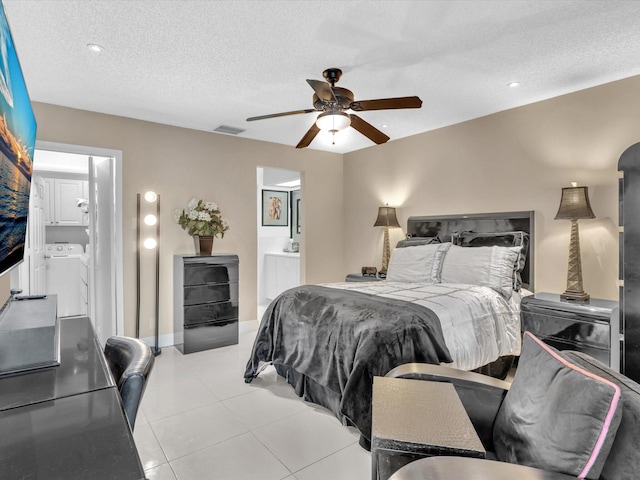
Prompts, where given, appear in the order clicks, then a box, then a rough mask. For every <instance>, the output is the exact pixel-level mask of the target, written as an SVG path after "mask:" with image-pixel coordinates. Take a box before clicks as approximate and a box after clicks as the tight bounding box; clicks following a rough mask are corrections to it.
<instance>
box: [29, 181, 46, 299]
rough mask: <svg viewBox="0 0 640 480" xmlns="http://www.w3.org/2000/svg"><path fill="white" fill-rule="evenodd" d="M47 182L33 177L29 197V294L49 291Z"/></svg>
mask: <svg viewBox="0 0 640 480" xmlns="http://www.w3.org/2000/svg"><path fill="white" fill-rule="evenodd" d="M46 206H47V204H46V198H45V184H44V179H43V178H42V177H40V176H39V175H34V176H33V177H32V178H31V197H30V199H29V220H28V229H29V256H28V258H29V294H30V295H43V294H45V293H46V291H47V284H46V278H47V274H46V263H45V260H44V253H45V223H44V216H45V208H46Z"/></svg>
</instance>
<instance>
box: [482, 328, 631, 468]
mask: <svg viewBox="0 0 640 480" xmlns="http://www.w3.org/2000/svg"><path fill="white" fill-rule="evenodd" d="M621 413H622V402H621V401H620V387H618V385H616V384H615V383H613V382H611V381H609V380H607V379H604V378H602V377H599V376H597V375H595V374H594V373H591V372H588V371H587V370H585V369H583V368H582V367H580V366H578V365H576V364H575V363H573V362H571V361H570V360H569V359H568V358H567V357H566V356H564V355H563V354H562V353H560V352H558V351H557V350H556V349H554V348H553V347H550V346H548V345H545V344H544V343H542V342H541V341H540V340H538V339H537V338H536V337H535V336H533V335H532V334H531V333H530V332H525V334H524V341H523V346H522V354H521V356H520V361H519V363H518V369H517V370H516V375H515V378H514V380H513V384H512V385H511V388H510V390H509V392H508V393H507V396H506V397H505V400H504V402H503V404H502V406H501V407H500V410H499V411H498V415H497V417H496V422H495V426H494V430H493V441H494V446H495V450H496V451H495V453H496V456H497V457H498V459H499V460H501V461H503V462H510V463H517V464H520V465H527V466H530V467H537V468H541V469H544V470H550V471H555V472H559V473H564V474H567V475H573V476H576V477H579V478H587V479H597V478H599V476H600V473H601V471H602V467H603V466H604V462H605V460H606V458H607V455H608V454H609V451H610V449H611V445H612V443H613V440H614V438H615V434H616V431H617V430H618V426H619V424H620V417H621Z"/></svg>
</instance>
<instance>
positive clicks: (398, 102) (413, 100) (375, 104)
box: [349, 97, 422, 112]
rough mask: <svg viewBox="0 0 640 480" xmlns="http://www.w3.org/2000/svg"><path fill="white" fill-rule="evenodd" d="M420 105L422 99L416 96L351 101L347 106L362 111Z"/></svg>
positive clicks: (416, 106) (417, 106)
mask: <svg viewBox="0 0 640 480" xmlns="http://www.w3.org/2000/svg"><path fill="white" fill-rule="evenodd" d="M421 106H422V100H420V98H418V97H398V98H381V99H379V100H360V101H357V102H351V105H350V107H349V108H351V110H353V111H356V112H364V111H365V110H394V109H398V108H420V107H421Z"/></svg>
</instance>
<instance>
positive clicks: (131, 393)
mask: <svg viewBox="0 0 640 480" xmlns="http://www.w3.org/2000/svg"><path fill="white" fill-rule="evenodd" d="M104 355H105V357H106V359H107V364H108V365H109V369H110V370H111V374H112V375H113V380H114V381H115V383H116V385H117V386H118V391H119V392H120V398H121V399H122V406H123V408H124V412H125V414H126V415H127V420H128V421H129V426H130V427H131V430H132V431H133V426H134V424H135V422H136V414H137V413H138V407H139V406H140V402H141V401H142V395H143V394H144V389H145V386H146V384H147V380H148V378H149V374H150V373H151V369H152V367H153V362H154V356H153V353H152V352H151V348H150V347H149V346H148V345H147V344H146V343H144V342H142V341H140V340H138V339H137V338H129V337H110V338H109V339H108V340H107V344H106V345H105V347H104Z"/></svg>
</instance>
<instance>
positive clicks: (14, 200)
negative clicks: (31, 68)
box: [0, 3, 36, 275]
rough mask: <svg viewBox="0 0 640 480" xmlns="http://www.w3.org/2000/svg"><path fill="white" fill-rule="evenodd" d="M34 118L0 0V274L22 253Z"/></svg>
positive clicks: (17, 259)
mask: <svg viewBox="0 0 640 480" xmlns="http://www.w3.org/2000/svg"><path fill="white" fill-rule="evenodd" d="M35 142H36V120H35V117H34V115H33V110H32V109H31V102H30V101H29V94H28V92H27V87H26V85H25V83H24V78H23V77H22V70H21V69H20V63H19V62H18V56H17V55H16V50H15V47H14V44H13V39H12V37H11V32H10V30H9V24H8V23H7V17H6V16H5V13H4V7H3V6H2V4H1V3H0V275H2V274H4V273H6V272H7V271H9V270H10V269H11V268H12V267H13V266H15V265H17V264H18V263H20V262H21V261H22V259H23V256H24V250H25V240H26V232H27V216H28V213H29V195H30V193H31V173H32V171H33V152H34V148H35Z"/></svg>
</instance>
